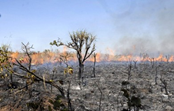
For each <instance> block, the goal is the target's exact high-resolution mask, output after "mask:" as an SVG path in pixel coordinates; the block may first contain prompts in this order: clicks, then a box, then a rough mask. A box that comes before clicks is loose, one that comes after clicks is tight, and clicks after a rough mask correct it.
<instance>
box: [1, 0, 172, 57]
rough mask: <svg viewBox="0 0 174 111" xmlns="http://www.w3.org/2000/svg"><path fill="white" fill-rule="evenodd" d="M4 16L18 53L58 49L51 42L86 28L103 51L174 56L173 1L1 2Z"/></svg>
mask: <svg viewBox="0 0 174 111" xmlns="http://www.w3.org/2000/svg"><path fill="white" fill-rule="evenodd" d="M0 15H1V16H0V38H1V40H0V44H10V46H11V48H12V50H13V51H16V50H21V42H24V43H27V42H30V44H33V46H34V48H35V49H34V50H35V51H43V50H45V49H56V47H51V46H50V45H49V43H50V42H51V41H53V40H57V39H58V38H60V39H61V40H62V41H64V42H67V41H69V40H70V39H69V33H72V32H73V31H77V30H86V31H87V32H89V33H92V34H93V35H96V37H97V40H96V49H97V50H96V51H97V52H102V53H108V52H109V50H112V51H113V52H114V54H139V53H149V54H152V55H154V54H159V53H163V54H170V55H172V54H174V48H173V46H174V45H173V43H174V31H173V30H174V22H173V20H174V1H173V0H37V1H36V0H32V1H31V0H1V1H0Z"/></svg>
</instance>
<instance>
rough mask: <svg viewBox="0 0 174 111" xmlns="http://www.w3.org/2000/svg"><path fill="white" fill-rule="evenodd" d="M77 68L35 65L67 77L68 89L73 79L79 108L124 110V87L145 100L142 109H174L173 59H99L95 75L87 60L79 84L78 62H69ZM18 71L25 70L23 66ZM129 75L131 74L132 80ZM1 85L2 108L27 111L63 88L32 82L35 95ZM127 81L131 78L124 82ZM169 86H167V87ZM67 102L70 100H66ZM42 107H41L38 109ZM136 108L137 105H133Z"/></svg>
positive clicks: (44, 74) (50, 75) (73, 100)
mask: <svg viewBox="0 0 174 111" xmlns="http://www.w3.org/2000/svg"><path fill="white" fill-rule="evenodd" d="M69 65H70V66H71V67H72V68H73V74H66V75H65V74H64V69H65V66H64V65H63V64H62V65H60V64H51V63H47V64H43V65H38V66H32V69H35V70H36V73H37V74H38V75H39V76H41V77H44V78H45V79H53V80H54V81H59V82H60V80H62V81H63V85H61V84H60V83H59V82H57V84H58V85H61V86H62V87H63V88H64V91H65V93H66V92H67V89H68V82H67V81H70V83H71V84H70V98H71V104H72V107H73V108H74V110H75V111H99V109H100V110H101V111H122V110H123V109H127V108H128V105H127V101H128V100H127V98H126V97H125V96H123V95H124V93H123V91H121V89H123V88H126V89H128V90H129V95H130V96H135V97H138V98H140V100H141V108H140V111H174V85H173V84H174V63H173V62H168V63H167V62H154V63H151V62H99V63H96V66H95V75H96V76H95V77H93V75H94V71H93V68H94V66H93V62H86V63H85V68H84V73H83V81H82V83H81V86H79V84H78V83H79V81H78V79H77V78H78V64H77V63H72V62H71V63H69ZM15 71H18V72H20V73H24V72H22V71H20V69H18V68H15ZM128 76H130V78H129V80H128ZM0 81H1V87H0V92H1V93H0V107H1V110H2V111H5V110H7V111H9V110H11V111H13V110H15V111H18V110H19V111H21V110H23V111H25V110H31V111H32V110H33V109H32V108H28V107H27V105H26V104H27V103H29V102H31V101H33V102H35V101H39V100H40V99H41V98H42V100H43V101H44V103H43V105H45V106H43V107H44V108H45V109H44V110H48V105H50V103H49V102H48V99H54V98H55V96H56V95H57V94H59V91H58V90H57V89H56V88H54V87H52V92H51V86H50V85H46V86H44V84H43V83H35V84H33V85H32V90H33V92H32V97H31V98H29V97H28V92H27V91H21V92H19V90H17V89H13V90H11V89H9V88H8V87H7V86H4V85H3V83H4V82H3V81H4V80H3V79H1V80H0ZM13 81H15V82H17V83H18V84H20V85H21V86H22V85H23V84H24V82H25V81H23V80H22V79H19V78H17V77H15V76H14V79H13ZM123 81H128V84H127V85H123ZM165 86H166V89H167V93H168V94H166V90H165ZM65 104H66V102H65ZM38 110H39V109H38ZM132 111H134V110H133V108H132Z"/></svg>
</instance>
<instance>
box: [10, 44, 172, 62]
mask: <svg viewBox="0 0 174 111" xmlns="http://www.w3.org/2000/svg"><path fill="white" fill-rule="evenodd" d="M107 50H108V51H109V54H102V53H96V62H101V61H118V62H122V61H149V62H150V61H159V62H174V55H172V56H164V55H163V54H160V55H159V56H158V57H153V58H152V57H151V58H150V57H149V56H133V55H131V54H130V55H115V54H114V51H113V50H111V49H109V48H108V49H107ZM67 51H68V50H67V47H64V48H63V52H58V53H57V52H51V51H44V52H36V53H32V54H31V58H32V65H38V64H44V63H47V62H51V63H56V62H60V55H66V53H67ZM70 54H71V56H70V57H68V58H67V60H68V61H75V62H77V58H76V57H77V56H76V53H74V52H72V53H70ZM10 56H11V57H12V58H13V59H12V62H15V58H16V59H18V60H21V59H22V61H23V62H24V63H27V62H28V58H27V55H24V54H23V53H20V52H12V53H11V54H10ZM87 61H91V62H94V56H93V55H92V56H91V57H90V58H89V59H87Z"/></svg>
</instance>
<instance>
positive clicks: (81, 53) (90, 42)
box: [50, 31, 95, 80]
mask: <svg viewBox="0 0 174 111" xmlns="http://www.w3.org/2000/svg"><path fill="white" fill-rule="evenodd" d="M70 38H71V41H70V42H68V43H66V44H65V43H63V42H61V41H60V40H58V41H56V40H54V41H53V42H51V43H50V45H55V46H57V47H59V46H62V45H64V46H66V47H68V48H70V49H74V50H75V51H76V55H77V59H78V63H79V73H78V79H79V80H80V79H81V78H82V74H83V70H84V62H85V61H86V60H87V59H88V58H89V57H90V56H91V54H92V53H93V52H94V51H95V43H94V40H95V36H93V35H92V34H90V33H87V32H86V31H77V32H73V33H72V34H70ZM91 46H92V47H91Z"/></svg>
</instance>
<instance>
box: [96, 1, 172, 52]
mask: <svg viewBox="0 0 174 111" xmlns="http://www.w3.org/2000/svg"><path fill="white" fill-rule="evenodd" d="M118 1H119V0H118ZM99 2H100V3H101V5H102V7H103V8H104V10H105V11H106V13H108V15H110V17H111V18H112V21H113V24H114V27H115V33H116V35H115V38H119V40H118V41H117V42H116V43H115V49H116V51H117V53H120V54H140V53H148V54H159V53H162V54H165V55H171V54H174V7H173V6H172V4H174V1H173V0H153V1H152V0H146V1H140V0H126V2H124V3H125V4H127V5H125V7H121V8H120V9H119V10H124V11H123V12H122V13H119V12H117V11H115V12H114V10H111V8H110V7H109V5H108V4H107V2H106V0H99ZM118 5H119V2H118Z"/></svg>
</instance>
